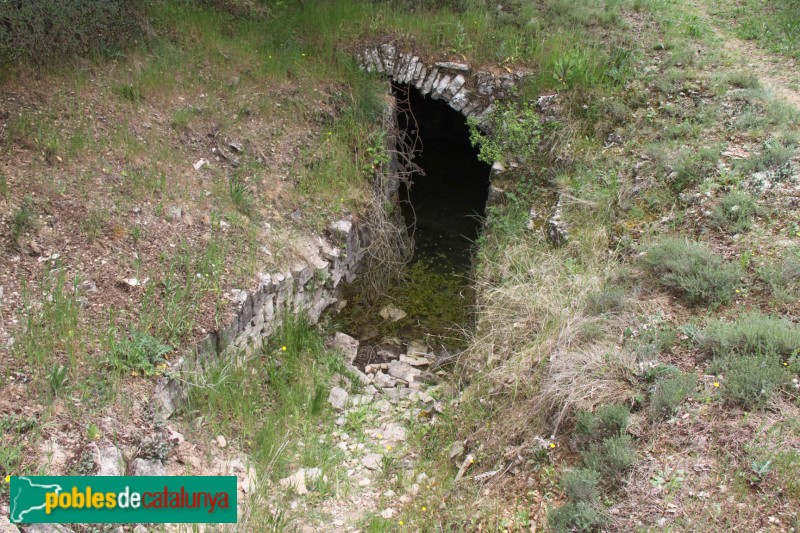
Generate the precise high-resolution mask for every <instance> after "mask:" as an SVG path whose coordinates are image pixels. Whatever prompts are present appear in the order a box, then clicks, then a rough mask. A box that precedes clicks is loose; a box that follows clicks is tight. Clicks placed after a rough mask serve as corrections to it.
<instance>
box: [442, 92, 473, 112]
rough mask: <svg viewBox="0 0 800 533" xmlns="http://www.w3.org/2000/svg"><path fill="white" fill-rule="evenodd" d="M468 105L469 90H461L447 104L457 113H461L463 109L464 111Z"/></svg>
mask: <svg viewBox="0 0 800 533" xmlns="http://www.w3.org/2000/svg"><path fill="white" fill-rule="evenodd" d="M467 104H469V91H468V90H467V89H461V90H460V91H459V92H458V93H457V94H456V95H455V96H453V97H452V98H451V99H450V101H449V102H448V103H447V105H449V106H450V107H452V108H453V109H455V110H456V111H461V110H462V109H464V107H466V106H467Z"/></svg>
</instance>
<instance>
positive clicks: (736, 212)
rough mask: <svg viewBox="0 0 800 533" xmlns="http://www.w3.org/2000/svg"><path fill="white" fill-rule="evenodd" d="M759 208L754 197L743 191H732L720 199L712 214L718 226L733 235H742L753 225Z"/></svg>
mask: <svg viewBox="0 0 800 533" xmlns="http://www.w3.org/2000/svg"><path fill="white" fill-rule="evenodd" d="M757 214H758V206H757V205H756V202H755V200H754V199H753V197H752V196H751V195H750V194H748V193H746V192H743V191H731V192H729V193H728V194H726V195H725V196H723V197H722V199H720V201H719V203H718V204H717V207H716V208H715V209H714V211H713V213H712V219H713V220H714V223H715V224H716V226H717V227H718V228H719V229H721V230H725V231H729V232H731V233H741V232H744V231H747V230H749V229H750V228H751V227H752V225H753V218H755V216H756V215H757Z"/></svg>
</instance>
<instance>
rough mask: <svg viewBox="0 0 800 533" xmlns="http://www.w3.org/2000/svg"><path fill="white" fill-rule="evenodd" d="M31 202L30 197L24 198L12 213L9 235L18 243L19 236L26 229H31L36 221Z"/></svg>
mask: <svg viewBox="0 0 800 533" xmlns="http://www.w3.org/2000/svg"><path fill="white" fill-rule="evenodd" d="M32 203H33V202H32V201H31V200H30V198H26V199H25V201H23V202H22V205H21V206H19V209H17V211H16V212H15V213H14V220H13V221H12V223H11V237H12V238H13V239H14V242H15V243H17V244H18V243H19V239H20V237H22V235H23V234H25V232H26V231H30V230H31V229H33V226H34V224H35V222H36V212H35V211H34V210H33V207H32V206H31V204H32Z"/></svg>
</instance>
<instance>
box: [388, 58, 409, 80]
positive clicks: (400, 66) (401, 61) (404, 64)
mask: <svg viewBox="0 0 800 533" xmlns="http://www.w3.org/2000/svg"><path fill="white" fill-rule="evenodd" d="M409 61H411V54H400V55H399V56H398V57H397V62H396V63H395V65H394V71H393V72H392V78H393V79H394V80H395V81H398V82H399V81H400V79H401V78H402V77H403V72H404V71H405V69H406V68H408V62H409Z"/></svg>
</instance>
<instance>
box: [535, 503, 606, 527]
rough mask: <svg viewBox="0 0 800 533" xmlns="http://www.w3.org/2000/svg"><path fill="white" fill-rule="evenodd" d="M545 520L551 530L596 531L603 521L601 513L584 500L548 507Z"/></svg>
mask: <svg viewBox="0 0 800 533" xmlns="http://www.w3.org/2000/svg"><path fill="white" fill-rule="evenodd" d="M547 522H548V524H549V525H550V528H551V529H552V530H553V531H557V532H565V533H567V532H571V531H596V530H597V529H599V528H600V527H601V526H602V525H603V524H604V523H605V522H606V520H605V517H604V516H603V514H602V513H601V512H600V511H599V510H597V509H596V508H595V507H594V506H593V505H590V504H588V503H585V502H569V503H565V504H564V505H562V506H561V507H557V508H555V509H550V511H549V512H548V513H547Z"/></svg>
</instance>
